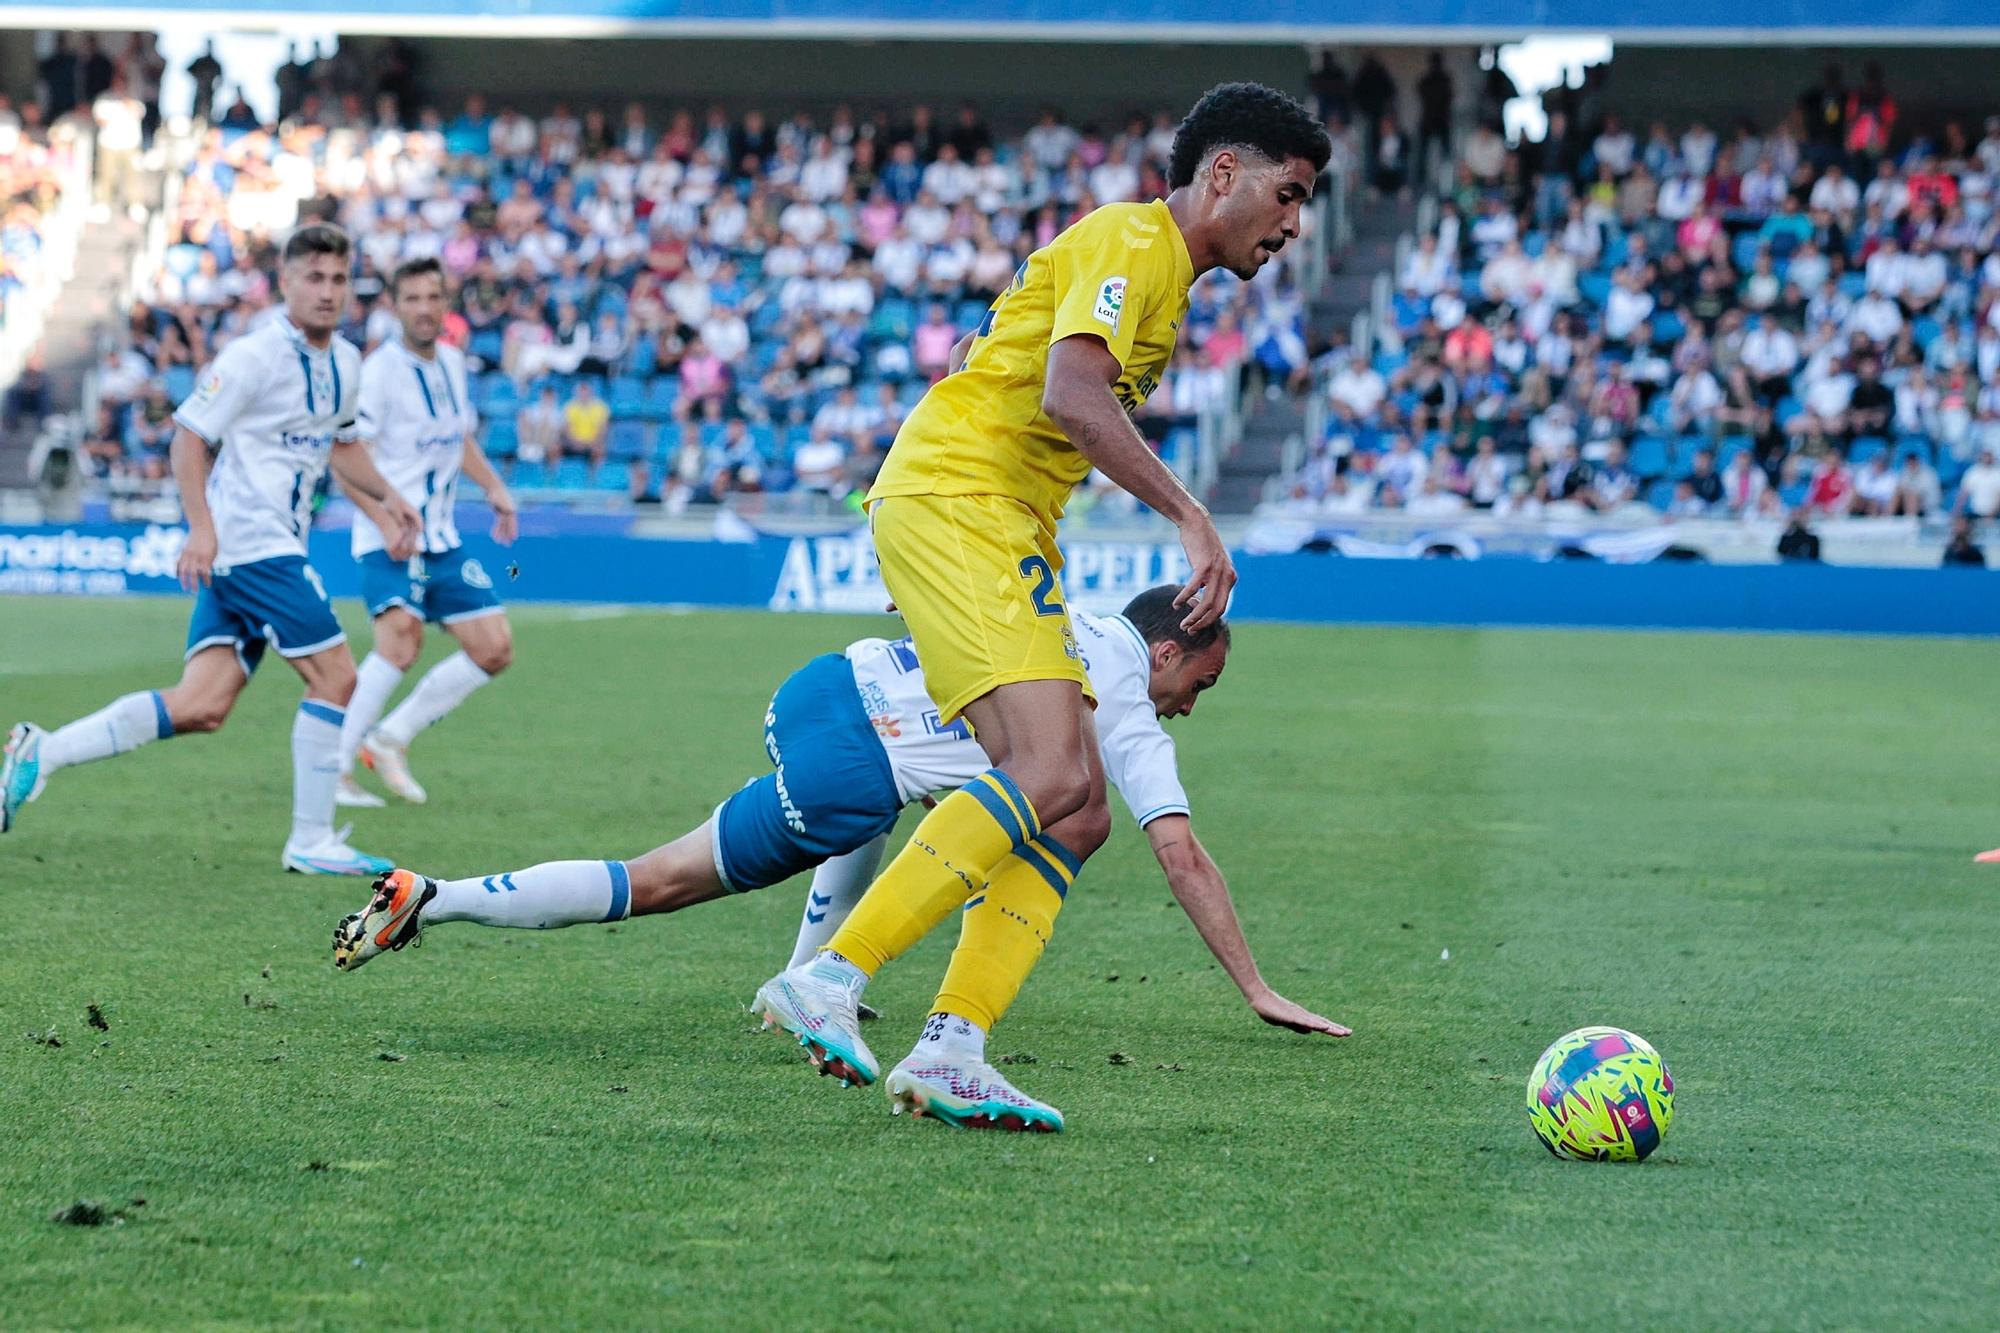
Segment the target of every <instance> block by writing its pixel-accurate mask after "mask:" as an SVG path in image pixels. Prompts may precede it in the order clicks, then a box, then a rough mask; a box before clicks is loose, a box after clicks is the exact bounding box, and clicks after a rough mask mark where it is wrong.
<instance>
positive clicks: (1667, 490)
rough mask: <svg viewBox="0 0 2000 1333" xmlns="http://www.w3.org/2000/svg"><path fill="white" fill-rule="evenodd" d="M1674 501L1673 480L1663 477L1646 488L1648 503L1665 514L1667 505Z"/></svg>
mask: <svg viewBox="0 0 2000 1333" xmlns="http://www.w3.org/2000/svg"><path fill="white" fill-rule="evenodd" d="M1673 502H1674V483H1672V482H1671V481H1667V480H1665V479H1662V480H1659V481H1656V482H1654V483H1653V484H1652V485H1650V486H1648V487H1647V488H1646V503H1647V504H1649V505H1651V506H1653V508H1655V509H1657V510H1659V511H1660V512H1661V513H1663V514H1664V513H1665V512H1666V511H1667V506H1668V505H1670V504H1672V503H1673Z"/></svg>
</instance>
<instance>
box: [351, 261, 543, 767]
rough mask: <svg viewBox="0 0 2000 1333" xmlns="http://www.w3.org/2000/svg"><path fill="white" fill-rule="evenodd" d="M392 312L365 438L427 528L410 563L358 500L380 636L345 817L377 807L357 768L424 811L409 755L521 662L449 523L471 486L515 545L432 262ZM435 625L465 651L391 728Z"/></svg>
mask: <svg viewBox="0 0 2000 1333" xmlns="http://www.w3.org/2000/svg"><path fill="white" fill-rule="evenodd" d="M389 299H390V300H391V302H393V304H394V307H395V311H396V321H397V323H398V324H400V325H401V327H402V337H401V339H400V340H396V341H391V342H385V343H383V344H382V345H381V346H380V347H378V348H376V349H375V350H374V351H373V352H370V353H369V354H368V357H367V359H366V360H365V361H363V362H362V363H361V417H360V432H361V438H362V439H363V440H365V441H366V442H367V444H368V446H369V451H370V452H371V453H372V454H373V455H374V459H375V466H376V467H378V468H380V469H381V471H382V475H383V476H384V477H386V478H388V480H389V483H390V484H391V485H392V486H394V487H395V488H396V490H397V492H398V493H399V494H400V495H401V496H402V497H403V499H405V500H407V501H408V502H409V503H410V504H412V505H414V506H416V508H417V511H418V512H419V514H421V515H422V517H423V537H422V539H421V541H420V543H419V545H418V547H417V550H416V552H415V554H412V555H409V556H407V558H402V557H398V556H396V555H394V554H393V553H391V552H390V551H389V550H387V549H386V546H387V543H386V542H385V541H384V540H383V537H382V524H383V522H384V521H385V519H384V515H383V513H382V508H381V506H380V505H379V504H377V503H375V502H374V501H372V500H370V499H369V498H368V497H367V496H365V495H355V496H353V497H352V498H353V499H354V503H355V507H356V508H357V509H359V510H360V513H359V514H358V515H357V516H356V517H355V520H354V558H355V560H356V561H358V562H359V563H360V565H361V595H362V598H363V600H364V601H366V602H367V604H368V614H369V615H370V616H371V617H372V618H373V619H374V622H375V647H374V649H373V650H372V651H371V652H370V653H369V654H368V656H367V657H365V658H363V659H362V661H361V669H360V671H359V673H358V674H357V676H356V680H355V686H354V698H353V700H352V701H351V702H350V703H349V704H348V706H347V721H346V723H345V724H343V726H342V728H341V734H340V803H341V804H342V805H362V806H375V805H380V804H382V798H381V797H379V796H377V795H375V794H374V793H373V792H371V791H368V790H367V789H366V788H364V787H362V786H361V785H360V784H359V783H357V782H356V781H355V780H354V776H353V774H354V761H355V758H356V757H357V755H358V756H359V758H360V760H361V762H362V763H363V764H365V765H366V766H367V767H369V768H370V769H373V770H374V772H375V775H376V776H377V777H379V778H381V779H382V783H383V785H384V786H386V787H388V789H389V790H390V791H391V792H393V793H395V794H396V795H397V796H400V797H402V798H403V799H404V800H406V801H412V802H415V803H418V804H421V803H422V802H423V801H424V800H425V799H426V794H425V792H424V789H423V787H422V785H421V784H419V783H418V782H417V780H416V779H415V778H414V777H412V776H411V774H410V765H409V760H408V758H407V753H406V752H407V750H408V748H409V744H410V741H411V740H412V739H414V738H415V736H416V735H417V733H418V732H420V731H422V730H423V729H424V728H425V727H428V726H430V725H431V724H432V723H434V722H437V721H438V720H439V719H441V718H442V717H444V715H445V714H446V713H449V712H450V711H451V710H452V709H454V708H456V707H458V705H460V704H461V703H464V702H465V700H466V699H467V698H468V697H470V695H471V694H472V692H473V691H474V690H476V689H478V688H479V687H480V686H482V685H484V684H485V683H486V682H487V681H489V680H491V679H493V677H495V676H497V675H499V674H500V673H501V672H502V671H505V670H506V669H507V664H508V663H509V662H511V661H513V660H514V639H513V634H512V631H511V630H510V629H509V627H508V624H507V613H506V611H505V609H504V608H503V607H502V606H501V605H500V599H499V597H498V596H496V595H495V594H494V591H493V579H492V577H491V576H490V575H488V573H487V572H486V570H485V568H484V567H483V566H482V565H481V564H480V563H479V561H477V560H475V559H473V558H472V557H471V556H470V555H468V554H467V553H466V552H465V550H464V549H463V548H462V547H461V545H460V542H459V535H458V523H457V521H456V519H455V518H454V516H453V509H454V506H455V505H456V503H457V499H458V478H459V475H460V473H461V472H463V473H464V475H466V476H468V477H470V478H472V480H473V481H474V482H475V483H477V485H478V486H479V489H480V490H482V491H484V492H485V493H486V502H487V504H489V505H491V506H492V508H493V539H494V540H495V541H497V542H499V543H500V544H501V545H502V546H506V545H509V544H511V543H512V542H513V540H514V536H515V533H516V531H517V519H516V516H515V509H514V497H513V496H511V495H510V494H508V492H507V486H506V483H504V482H502V481H501V480H500V475H499V474H498V473H497V472H495V471H494V470H493V465H492V464H491V463H490V462H488V461H487V459H486V452H485V451H484V450H483V449H481V448H480V447H479V440H478V437H477V431H478V429H479V417H478V415H477V414H476V413H475V412H474V411H473V408H472V396H471V392H470V390H471V386H470V385H469V384H468V383H467V381H466V374H465V356H464V354H463V353H461V352H460V351H459V350H458V349H457V348H456V347H452V346H450V345H449V344H446V343H441V342H439V341H438V334H439V333H441V332H442V331H443V329H444V316H445V309H446V301H445V280H444V266H443V265H442V264H440V263H438V261H437V260H435V259H428V258H426V259H412V260H410V261H409V262H407V263H405V264H403V265H402V266H401V267H399V268H398V269H397V270H396V271H395V273H394V274H393V275H392V276H391V277H390V279H389ZM426 622H429V623H431V624H438V625H443V626H444V628H445V632H446V633H448V634H450V635H451V636H452V637H453V638H455V639H457V640H458V645H459V651H458V652H456V653H453V654H452V655H451V656H450V657H447V658H445V659H444V660H443V661H442V662H439V663H438V664H437V665H436V666H434V667H432V668H431V669H430V670H429V671H427V672H425V673H424V677H423V679H422V680H420V681H418V682H417V685H416V688H415V689H413V690H411V691H410V695H409V697H408V698H407V699H405V700H403V702H402V704H401V705H400V706H399V707H397V709H396V710H395V711H394V712H393V713H390V714H389V716H388V717H386V718H383V717H382V709H383V708H384V707H385V706H386V705H387V704H388V702H389V696H390V695H392V694H394V693H395V692H396V686H397V684H398V682H400V681H401V680H402V679H403V673H404V672H405V671H408V670H409V669H410V664H411V663H413V662H415V661H416V660H417V654H418V653H420V652H422V651H423V646H424V624H425V623H426ZM378 718H381V722H380V724H379V725H378V724H377V721H376V719H378Z"/></svg>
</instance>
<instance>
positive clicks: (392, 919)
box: [333, 870, 438, 972]
mask: <svg viewBox="0 0 2000 1333" xmlns="http://www.w3.org/2000/svg"><path fill="white" fill-rule="evenodd" d="M437 891H438V886H437V881H436V880H434V879H431V878H429V877H427V876H424V875H419V874H417V873H416V872H415V871H413V870H391V871H390V872H389V873H388V874H386V875H378V876H376V878H375V885H374V892H373V893H372V894H371V895H370V896H369V899H368V905H367V906H366V907H364V908H362V909H361V910H360V911H358V912H349V913H348V914H347V915H346V916H344V917H342V918H341V919H340V924H339V925H337V926H335V927H334V928H333V965H334V966H335V967H337V968H339V969H340V970H341V971H343V972H352V971H353V970H354V969H355V968H357V967H360V966H361V965H362V964H363V963H365V962H367V961H368V960H369V959H370V958H373V957H374V956H375V955H376V954H378V953H388V952H390V951H392V950H395V949H400V948H402V947H403V946H404V945H406V944H410V943H414V942H415V941H416V940H417V939H418V938H419V937H420V936H421V934H422V932H423V926H422V924H421V922H420V920H419V917H420V915H421V914H422V912H423V909H424V904H425V903H427V902H429V901H430V900H431V899H433V898H435V897H437Z"/></svg>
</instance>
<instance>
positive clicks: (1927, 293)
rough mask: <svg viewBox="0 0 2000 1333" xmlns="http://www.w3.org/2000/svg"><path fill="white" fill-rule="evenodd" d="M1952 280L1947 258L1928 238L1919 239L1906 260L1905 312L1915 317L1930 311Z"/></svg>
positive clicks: (1904, 264)
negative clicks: (1945, 258)
mask: <svg viewBox="0 0 2000 1333" xmlns="http://www.w3.org/2000/svg"><path fill="white" fill-rule="evenodd" d="M1950 278H1951V270H1950V268H1949V267H1948V266H1947V265H1946V264H1945V262H1944V256H1943V255H1941V254H1939V253H1938V252H1937V250H1936V248H1935V247H1933V246H1932V245H1931V241H1930V238H1929V237H1928V236H1922V235H1920V236H1918V237H1917V239H1916V241H1915V242H1913V243H1912V244H1911V246H1910V253H1909V254H1908V255H1907V256H1905V257H1904V260H1903V290H1902V294H1901V299H1902V302H1903V309H1904V310H1906V311H1908V312H1909V314H1910V315H1911V316H1913V317H1914V316H1916V315H1920V314H1922V313H1923V312H1924V311H1926V310H1929V309H1930V308H1931V307H1932V306H1934V305H1936V304H1937V302H1938V298H1939V297H1941V296H1943V295H1944V288H1945V283H1946V282H1948V281H1949V280H1950Z"/></svg>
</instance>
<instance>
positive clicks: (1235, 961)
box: [1146, 815, 1349, 1037]
mask: <svg viewBox="0 0 2000 1333" xmlns="http://www.w3.org/2000/svg"><path fill="white" fill-rule="evenodd" d="M1146 840H1147V841H1148V842H1150V843H1151V844H1152V845H1153V855H1154V857H1155V858H1157V859H1158V861H1159V863H1160V869H1161V870H1163V871H1165V872H1166V876H1167V887H1168V888H1169V889H1171V890H1172V891H1173V895H1174V900H1175V901H1176V902H1178V903H1179V904H1180V905H1181V910H1182V911H1184V912H1186V913H1187V914H1188V920H1190V921H1192V922H1194V928H1195V930H1196V931H1197V932H1199V933H1200V935H1201V939H1202V943H1204V944H1206V945H1207V946H1208V951H1209V952H1210V953H1212V954H1214V955H1215V960H1216V961H1217V962H1218V963H1221V964H1222V970H1223V971H1225V972H1227V973H1228V974H1229V979H1230V980H1231V981H1233V982H1235V983H1236V988H1237V989H1238V990H1240V991H1242V992H1243V998H1244V999H1245V1000H1248V1001H1249V1002H1250V1007H1251V1009H1253V1010H1255V1011H1256V1014H1257V1017H1259V1018H1261V1019H1263V1020H1264V1021H1265V1022H1266V1023H1270V1024H1273V1025H1275V1026H1277V1027H1281V1028H1290V1029H1291V1030H1292V1031H1294V1032H1324V1033H1326V1034H1327V1035H1328V1036H1333V1037H1345V1036H1347V1035H1348V1033H1349V1029H1348V1028H1345V1027H1342V1026H1341V1025H1340V1024H1339V1023H1336V1022H1334V1021H1333V1020H1331V1019H1328V1018H1322V1017H1321V1016H1320V1015H1318V1014H1316V1013H1314V1012H1313V1011H1312V1010H1310V1009H1307V1008H1306V1007H1305V1006H1303V1005H1298V1004H1294V1003H1292V1002H1291V1001H1290V1000H1288V999H1286V998H1285V997H1284V996H1282V995H1280V994H1278V992H1276V991H1274V990H1272V989H1271V987H1270V984H1269V983H1267V982H1266V981H1265V980H1264V977H1263V974H1262V973H1260V972H1258V970H1257V960H1256V959H1255V958H1254V957H1252V956H1251V953H1250V943H1249V941H1248V940H1246V939H1244V938H1243V925H1242V923H1241V922H1239V921H1238V920H1237V919H1236V905H1235V903H1233V902H1232V901H1231V900H1230V897H1229V885H1228V883H1227V882H1225V881H1224V880H1223V878H1222V871H1221V869H1220V868H1219V867H1218V866H1217V865H1216V864H1215V860H1214V858H1213V857H1211V856H1210V855H1209V854H1208V849H1207V848H1205V847H1203V846H1202V845H1201V840H1200V839H1199V838H1197V837H1195V836H1194V827H1193V825H1192V823H1191V822H1190V821H1189V819H1188V817H1187V816H1186V815H1162V816H1160V817H1159V818H1158V819H1155V820H1154V821H1153V822H1152V823H1150V824H1148V825H1146Z"/></svg>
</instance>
